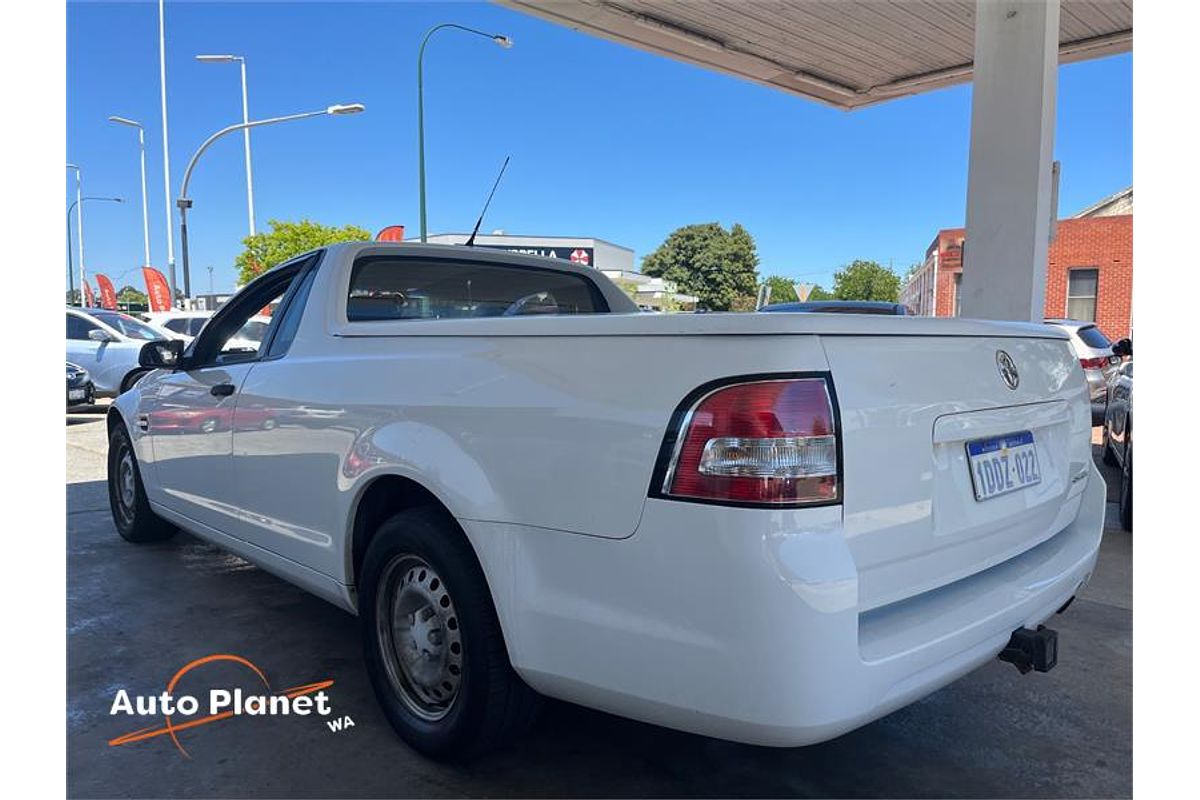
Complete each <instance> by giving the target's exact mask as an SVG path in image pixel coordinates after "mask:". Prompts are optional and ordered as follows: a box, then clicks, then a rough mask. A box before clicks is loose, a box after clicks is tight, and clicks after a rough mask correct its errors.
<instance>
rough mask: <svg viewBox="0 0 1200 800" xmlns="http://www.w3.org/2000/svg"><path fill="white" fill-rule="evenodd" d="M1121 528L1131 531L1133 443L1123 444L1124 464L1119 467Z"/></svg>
mask: <svg viewBox="0 0 1200 800" xmlns="http://www.w3.org/2000/svg"><path fill="white" fill-rule="evenodd" d="M1120 511H1121V527H1122V528H1124V529H1125V530H1127V531H1131V530H1133V442H1127V443H1126V444H1125V464H1124V465H1123V466H1122V467H1121V503H1120Z"/></svg>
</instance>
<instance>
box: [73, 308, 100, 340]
mask: <svg viewBox="0 0 1200 800" xmlns="http://www.w3.org/2000/svg"><path fill="white" fill-rule="evenodd" d="M94 327H96V326H95V325H92V324H91V323H90V322H88V321H87V320H85V319H83V318H82V317H77V316H75V315H74V314H67V338H68V339H87V338H88V331H90V330H91V329H92V328H94Z"/></svg>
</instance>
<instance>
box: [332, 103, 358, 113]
mask: <svg viewBox="0 0 1200 800" xmlns="http://www.w3.org/2000/svg"><path fill="white" fill-rule="evenodd" d="M366 110H367V107H366V106H364V105H363V104H362V103H348V104H345V105H341V104H339V105H334V106H330V107H329V108H327V109H325V113H326V114H357V113H359V112H361V111H366Z"/></svg>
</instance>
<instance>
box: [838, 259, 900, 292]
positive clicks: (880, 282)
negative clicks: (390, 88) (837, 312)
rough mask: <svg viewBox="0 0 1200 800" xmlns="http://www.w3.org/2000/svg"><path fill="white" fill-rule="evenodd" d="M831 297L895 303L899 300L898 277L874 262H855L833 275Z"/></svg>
mask: <svg viewBox="0 0 1200 800" xmlns="http://www.w3.org/2000/svg"><path fill="white" fill-rule="evenodd" d="M833 296H834V297H835V298H836V299H838V300H886V301H888V302H892V303H895V302H896V301H897V300H899V298H900V276H899V275H897V274H896V273H895V272H892V271H891V270H890V269H888V268H887V267H884V266H881V265H880V264H877V263H876V262H874V261H860V260H855V261H854V263H852V264H850V265H848V266H846V267H843V268H842V269H840V270H838V271H837V272H835V273H834V274H833Z"/></svg>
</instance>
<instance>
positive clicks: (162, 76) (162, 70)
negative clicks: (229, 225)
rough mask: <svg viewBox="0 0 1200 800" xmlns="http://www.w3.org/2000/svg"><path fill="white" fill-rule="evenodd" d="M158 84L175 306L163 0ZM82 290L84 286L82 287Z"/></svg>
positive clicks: (170, 276)
mask: <svg viewBox="0 0 1200 800" xmlns="http://www.w3.org/2000/svg"><path fill="white" fill-rule="evenodd" d="M158 84H159V90H160V92H161V95H162V148H163V197H164V199H165V201H166V202H165V208H164V209H163V212H164V213H165V214H166V216H167V285H168V286H169V287H170V288H169V291H170V293H171V307H172V308H174V307H175V232H174V231H173V230H172V229H171V147H170V144H169V143H168V139H167V38H166V27H165V21H164V19H163V0H158ZM80 289H81V290H82V287H80Z"/></svg>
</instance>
